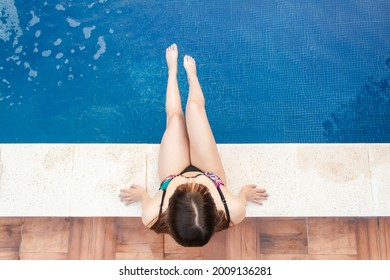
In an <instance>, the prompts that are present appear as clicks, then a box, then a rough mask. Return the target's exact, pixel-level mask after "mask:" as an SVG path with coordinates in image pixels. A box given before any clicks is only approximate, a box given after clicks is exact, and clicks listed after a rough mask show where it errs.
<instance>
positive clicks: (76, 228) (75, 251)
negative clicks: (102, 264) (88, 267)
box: [68, 217, 92, 260]
mask: <svg viewBox="0 0 390 280" xmlns="http://www.w3.org/2000/svg"><path fill="white" fill-rule="evenodd" d="M91 228H92V218H78V217H77V218H72V220H71V225H70V233H69V248H68V259H70V260H88V259H91V243H90V239H91V238H90V236H91Z"/></svg>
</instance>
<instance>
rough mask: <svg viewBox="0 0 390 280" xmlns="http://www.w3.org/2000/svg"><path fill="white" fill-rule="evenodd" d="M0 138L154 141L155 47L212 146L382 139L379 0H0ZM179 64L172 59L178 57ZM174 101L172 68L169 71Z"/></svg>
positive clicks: (385, 20) (383, 63)
mask: <svg viewBox="0 0 390 280" xmlns="http://www.w3.org/2000/svg"><path fill="white" fill-rule="evenodd" d="M0 11H1V14H0V15H1V18H0V39H1V40H0V142H1V143H19V142H29V143H46V142H47V143H57V142H66V143H85V142H91V143H159V141H160V138H161V136H162V133H163V131H164V125H165V115H164V96H165V87H166V70H167V69H166V64H165V57H164V52H165V48H166V47H167V46H168V45H170V44H171V43H173V42H175V43H176V44H177V45H178V46H179V52H180V54H179V56H180V59H182V56H183V55H184V54H190V55H192V56H193V57H194V58H196V60H197V64H198V74H199V77H200V82H201V85H202V87H203V90H204V94H205V97H206V100H207V110H208V115H209V119H210V123H211V126H212V128H213V131H214V134H215V137H216V140H217V142H218V143H325V142H337V143H350V142H358V143H364V142H378V143H383V142H389V141H390V90H389V78H390V60H389V57H390V18H389V16H388V15H389V14H390V2H389V1H387V0H345V1H338V0H328V1H322V0H315V1H313V0H310V1H295V0H263V1H255V0H252V1H249V0H243V1H238V0H226V1H225V0H219V1H204V0H202V1H200V0H193V1H174V0H172V1H166V0H165V1H162V0H161V1H144V0H142V1H141V0H131V1H130V0H119V1H110V0H89V1H83V0H80V1H60V0H57V1H21V0H15V1H12V0H11V1H5V0H0ZM180 65H181V63H180ZM178 78H179V87H180V90H181V93H182V100H183V103H184V102H185V100H186V96H187V84H186V78H185V74H184V69H183V68H182V67H181V68H180V69H179V77H178Z"/></svg>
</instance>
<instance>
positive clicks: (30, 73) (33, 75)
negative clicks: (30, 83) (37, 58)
mask: <svg viewBox="0 0 390 280" xmlns="http://www.w3.org/2000/svg"><path fill="white" fill-rule="evenodd" d="M28 75H29V76H30V77H32V78H36V77H37V76H38V72H37V71H34V70H32V69H30V71H29V72H28Z"/></svg>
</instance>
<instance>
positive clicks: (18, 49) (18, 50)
mask: <svg viewBox="0 0 390 280" xmlns="http://www.w3.org/2000/svg"><path fill="white" fill-rule="evenodd" d="M22 51H23V46H19V47H17V48H16V49H15V53H21V52H22Z"/></svg>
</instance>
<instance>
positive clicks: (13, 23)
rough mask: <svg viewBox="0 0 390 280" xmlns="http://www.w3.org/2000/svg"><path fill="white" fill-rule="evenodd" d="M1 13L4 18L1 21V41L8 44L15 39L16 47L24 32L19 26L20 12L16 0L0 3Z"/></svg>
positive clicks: (14, 44)
mask: <svg viewBox="0 0 390 280" xmlns="http://www.w3.org/2000/svg"><path fill="white" fill-rule="evenodd" d="M0 11H1V12H2V18H1V20H0V39H1V40H3V41H4V42H7V41H9V40H11V39H13V43H12V45H13V46H14V47H15V46H16V45H17V44H18V42H19V38H20V36H22V35H23V31H22V29H21V28H20V26H19V17H18V11H17V9H16V6H15V3H14V0H7V1H3V0H2V1H0Z"/></svg>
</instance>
